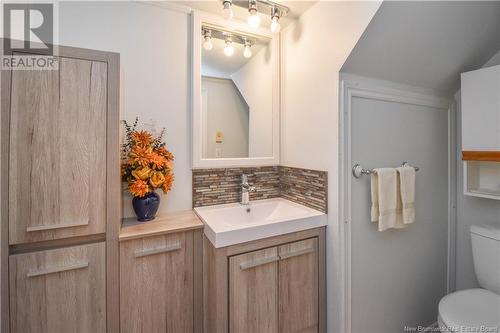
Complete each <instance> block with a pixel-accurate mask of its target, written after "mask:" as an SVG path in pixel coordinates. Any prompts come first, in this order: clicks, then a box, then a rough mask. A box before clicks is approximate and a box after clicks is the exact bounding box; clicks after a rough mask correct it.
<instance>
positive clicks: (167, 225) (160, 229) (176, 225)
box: [119, 210, 203, 241]
mask: <svg viewBox="0 0 500 333" xmlns="http://www.w3.org/2000/svg"><path fill="white" fill-rule="evenodd" d="M202 228H203V222H202V221H201V220H200V219H199V218H198V216H197V215H196V213H195V212H194V211H192V210H186V211H180V212H175V213H165V214H160V215H158V216H157V217H156V218H155V219H154V220H153V221H149V222H139V221H137V219H136V218H135V217H131V218H125V219H122V226H121V229H120V235H119V240H120V241H125V240H129V239H137V238H143V237H149V236H156V235H164V234H170V233H175V232H183V231H188V230H194V229H202Z"/></svg>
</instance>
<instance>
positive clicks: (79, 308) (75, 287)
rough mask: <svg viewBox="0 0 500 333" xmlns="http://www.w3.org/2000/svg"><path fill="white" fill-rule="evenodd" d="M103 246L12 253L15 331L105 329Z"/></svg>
mask: <svg viewBox="0 0 500 333" xmlns="http://www.w3.org/2000/svg"><path fill="white" fill-rule="evenodd" d="M105 255H106V251H105V245H104V243H96V244H89V245H81V246H74V247H68V248H61V249H56V250H47V251H39V252H33V253H25V254H16V255H11V256H10V260H9V263H10V325H11V327H10V328H11V332H12V333H14V332H23V333H26V332H36V333H38V332H105V331H106V267H105Z"/></svg>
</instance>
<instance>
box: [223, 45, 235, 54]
mask: <svg viewBox="0 0 500 333" xmlns="http://www.w3.org/2000/svg"><path fill="white" fill-rule="evenodd" d="M224 54H225V55H226V56H228V57H230V56H232V55H233V54H234V47H233V43H232V42H231V41H226V46H225V47H224Z"/></svg>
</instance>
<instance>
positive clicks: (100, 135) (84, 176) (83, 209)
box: [9, 57, 108, 244]
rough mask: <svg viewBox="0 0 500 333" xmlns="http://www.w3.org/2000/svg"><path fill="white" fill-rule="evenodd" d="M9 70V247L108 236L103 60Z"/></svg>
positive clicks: (105, 75)
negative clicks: (40, 68)
mask: <svg viewBox="0 0 500 333" xmlns="http://www.w3.org/2000/svg"><path fill="white" fill-rule="evenodd" d="M57 59H58V64H59V70H38V71H28V70H22V71H12V86H11V107H10V158H9V240H10V244H19V243H26V242H33V241H46V240H52V239H58V238H67V237H73V236H81V235H88V234H96V233H104V232H106V186H105V184H106V142H107V141H106V135H107V134H106V119H107V79H108V68H107V63H106V62H102V61H91V60H84V59H76V58H69V57H58V58H57Z"/></svg>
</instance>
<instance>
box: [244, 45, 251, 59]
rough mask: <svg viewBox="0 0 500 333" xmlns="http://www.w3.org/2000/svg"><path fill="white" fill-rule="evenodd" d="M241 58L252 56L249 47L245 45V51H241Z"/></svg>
mask: <svg viewBox="0 0 500 333" xmlns="http://www.w3.org/2000/svg"><path fill="white" fill-rule="evenodd" d="M243 56H244V57H245V58H250V57H251V56H252V50H251V49H250V45H248V44H245V49H244V51H243Z"/></svg>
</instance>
